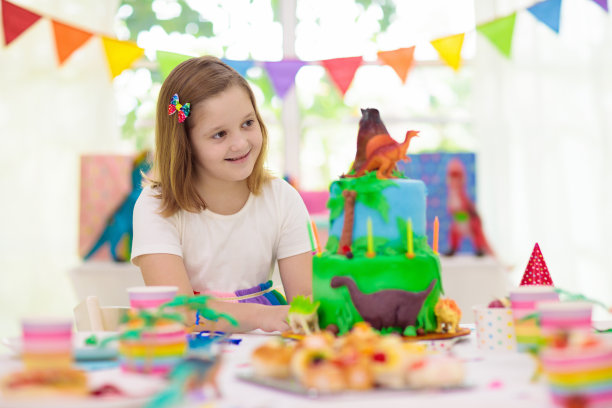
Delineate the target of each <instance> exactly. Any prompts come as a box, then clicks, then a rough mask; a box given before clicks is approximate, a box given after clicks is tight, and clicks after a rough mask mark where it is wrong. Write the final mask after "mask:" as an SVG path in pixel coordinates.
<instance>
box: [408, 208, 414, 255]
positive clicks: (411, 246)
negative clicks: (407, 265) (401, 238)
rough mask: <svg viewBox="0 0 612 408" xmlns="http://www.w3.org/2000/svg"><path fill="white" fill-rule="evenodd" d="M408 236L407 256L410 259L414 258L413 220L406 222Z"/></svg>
mask: <svg viewBox="0 0 612 408" xmlns="http://www.w3.org/2000/svg"><path fill="white" fill-rule="evenodd" d="M406 235H407V243H408V250H407V252H406V256H407V257H408V258H414V243H413V242H412V218H408V221H406Z"/></svg>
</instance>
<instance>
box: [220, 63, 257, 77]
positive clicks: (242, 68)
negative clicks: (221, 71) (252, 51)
mask: <svg viewBox="0 0 612 408" xmlns="http://www.w3.org/2000/svg"><path fill="white" fill-rule="evenodd" d="M222 61H223V62H225V63H226V64H227V65H229V66H230V67H232V68H234V69H235V70H236V71H238V73H239V74H240V75H242V76H243V77H245V78H246V76H247V71H248V70H249V69H250V68H252V67H253V66H254V65H255V63H254V62H253V61H250V60H244V61H241V60H229V59H225V58H223V59H222Z"/></svg>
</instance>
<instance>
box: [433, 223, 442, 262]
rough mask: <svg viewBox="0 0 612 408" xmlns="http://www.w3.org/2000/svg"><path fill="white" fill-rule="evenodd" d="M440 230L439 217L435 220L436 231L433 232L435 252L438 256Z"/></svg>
mask: <svg viewBox="0 0 612 408" xmlns="http://www.w3.org/2000/svg"><path fill="white" fill-rule="evenodd" d="M439 229H440V221H438V217H437V216H436V218H435V219H434V230H433V251H434V254H436V255H437V254H438V230H439Z"/></svg>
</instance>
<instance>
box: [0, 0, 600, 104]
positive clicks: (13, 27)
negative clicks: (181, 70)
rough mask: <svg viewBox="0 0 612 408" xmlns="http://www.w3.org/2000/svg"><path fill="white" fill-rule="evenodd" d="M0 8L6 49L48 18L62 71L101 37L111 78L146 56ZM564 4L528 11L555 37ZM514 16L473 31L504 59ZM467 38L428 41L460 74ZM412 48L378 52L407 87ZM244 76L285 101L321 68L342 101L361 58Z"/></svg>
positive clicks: (553, 1) (166, 55)
mask: <svg viewBox="0 0 612 408" xmlns="http://www.w3.org/2000/svg"><path fill="white" fill-rule="evenodd" d="M0 1H1V2H2V24H3V32H4V44H5V46H8V45H10V44H11V43H13V42H14V41H15V40H16V39H17V38H18V37H19V36H21V35H22V34H23V33H24V32H25V31H26V30H27V29H28V28H30V27H31V26H32V25H34V24H35V23H36V22H37V21H39V20H40V19H41V18H42V17H46V18H49V19H50V20H51V23H52V26H53V34H54V38H55V47H56V51H57V59H58V63H59V65H60V66H61V65H62V64H64V63H65V62H66V60H68V58H69V57H70V56H71V55H72V54H73V53H74V52H75V51H76V50H77V49H79V48H80V47H82V46H83V45H84V44H85V43H86V42H87V41H89V39H90V38H92V37H94V36H96V37H100V38H101V40H102V43H103V46H104V51H105V53H106V58H107V61H108V65H109V71H110V75H111V78H115V77H116V76H117V75H119V74H120V73H121V72H123V71H124V70H125V69H128V68H130V67H131V66H132V65H133V64H134V63H135V62H136V61H137V60H138V59H140V58H142V56H143V55H144V50H143V49H142V48H140V47H138V46H137V45H136V44H135V43H133V42H130V41H120V40H118V39H116V38H111V37H108V36H105V35H102V34H97V33H94V32H90V31H86V30H83V29H80V28H77V27H73V26H71V25H69V24H65V23H63V22H60V21H58V20H56V19H54V18H52V17H48V16H43V15H41V14H38V13H35V12H33V11H30V10H27V9H25V8H22V7H20V6H18V5H16V4H14V3H12V2H9V1H7V0H0ZM561 1H562V0H544V1H540V2H538V3H535V4H534V5H532V6H530V7H528V8H526V10H527V11H528V12H529V13H531V14H532V15H533V16H534V17H535V18H536V19H537V20H538V21H539V22H541V23H543V24H545V25H546V26H547V27H549V28H550V29H551V30H552V31H554V32H555V33H556V34H558V33H559V28H560V19H561ZM590 1H592V2H594V3H595V4H597V5H598V6H599V7H601V8H602V9H603V10H604V11H605V12H606V13H608V12H609V10H608V0H590ZM516 16H517V11H514V12H513V13H511V14H509V15H507V16H502V17H499V18H496V19H494V20H491V21H488V22H485V23H482V24H478V25H477V26H476V31H477V32H478V33H480V34H481V35H483V36H484V37H485V38H487V39H488V40H489V41H490V42H491V44H492V45H493V46H494V47H495V48H496V49H497V50H498V51H499V52H500V53H501V54H502V55H503V56H505V57H506V58H510V57H511V54H512V39H513V36H514V26H515V22H516ZM464 37H465V33H459V34H453V35H449V36H446V37H442V38H437V39H434V40H432V41H430V43H431V45H432V46H433V47H434V48H435V50H436V51H437V52H438V55H439V57H440V59H441V60H442V61H443V62H444V63H445V64H446V65H448V66H449V67H451V68H452V69H454V70H455V71H458V70H459V69H460V68H461V50H462V47H463V40H464ZM415 47H416V46H414V45H413V46H411V47H406V48H399V49H396V50H390V51H379V52H378V59H379V61H380V62H382V64H384V65H388V66H390V67H391V68H392V69H393V70H394V71H395V73H396V74H397V75H398V77H399V78H400V80H401V81H402V82H403V83H405V82H406V79H407V77H408V74H409V72H410V70H411V69H412V68H413V66H414V50H415ZM156 56H157V62H158V64H159V68H160V70H161V72H162V75H163V76H164V77H165V76H167V75H168V74H169V73H170V71H171V70H172V69H173V68H174V67H175V66H176V65H178V64H179V63H181V62H182V61H184V60H186V59H189V58H191V57H192V56H189V55H182V54H176V53H172V52H166V51H157V55H156ZM224 61H225V62H226V63H227V64H229V65H230V66H232V67H233V68H234V69H236V70H237V71H238V72H240V74H242V75H243V76H247V71H248V70H249V68H251V67H253V66H256V65H257V66H261V67H263V68H264V69H265V70H266V72H267V74H268V76H269V78H270V80H271V82H272V85H273V87H274V90H275V92H276V94H277V95H278V96H279V97H280V98H284V97H285V95H286V93H287V91H288V90H289V89H290V88H291V87H292V86H293V83H294V80H295V76H296V74H297V72H298V71H299V70H300V68H302V67H303V66H304V65H321V66H323V67H324V68H325V70H326V72H327V74H328V75H329V77H330V78H331V80H332V82H333V83H334V84H335V85H336V87H337V88H338V91H339V92H340V93H341V94H342V95H343V96H344V94H345V93H346V91H347V90H348V88H349V87H350V85H351V83H352V81H353V78H354V76H355V73H356V71H357V69H358V68H359V67H360V66H361V65H362V64H363V57H361V56H356V57H347V58H333V59H326V60H322V61H302V60H298V59H283V60H282V61H252V60H245V61H237V60H228V59H225V60H224Z"/></svg>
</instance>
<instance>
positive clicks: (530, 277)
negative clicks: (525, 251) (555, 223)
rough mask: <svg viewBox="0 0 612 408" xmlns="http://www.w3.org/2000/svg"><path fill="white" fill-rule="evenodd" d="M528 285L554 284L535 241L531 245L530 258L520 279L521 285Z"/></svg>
mask: <svg viewBox="0 0 612 408" xmlns="http://www.w3.org/2000/svg"><path fill="white" fill-rule="evenodd" d="M528 285H542V286H554V285H553V281H552V279H551V278H550V273H548V267H546V262H544V257H543V256H542V252H541V251H540V246H539V245H538V243H537V242H536V244H535V246H534V247H533V252H532V253H531V258H529V263H527V268H526V269H525V273H524V274H523V279H522V280H521V286H528Z"/></svg>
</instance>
